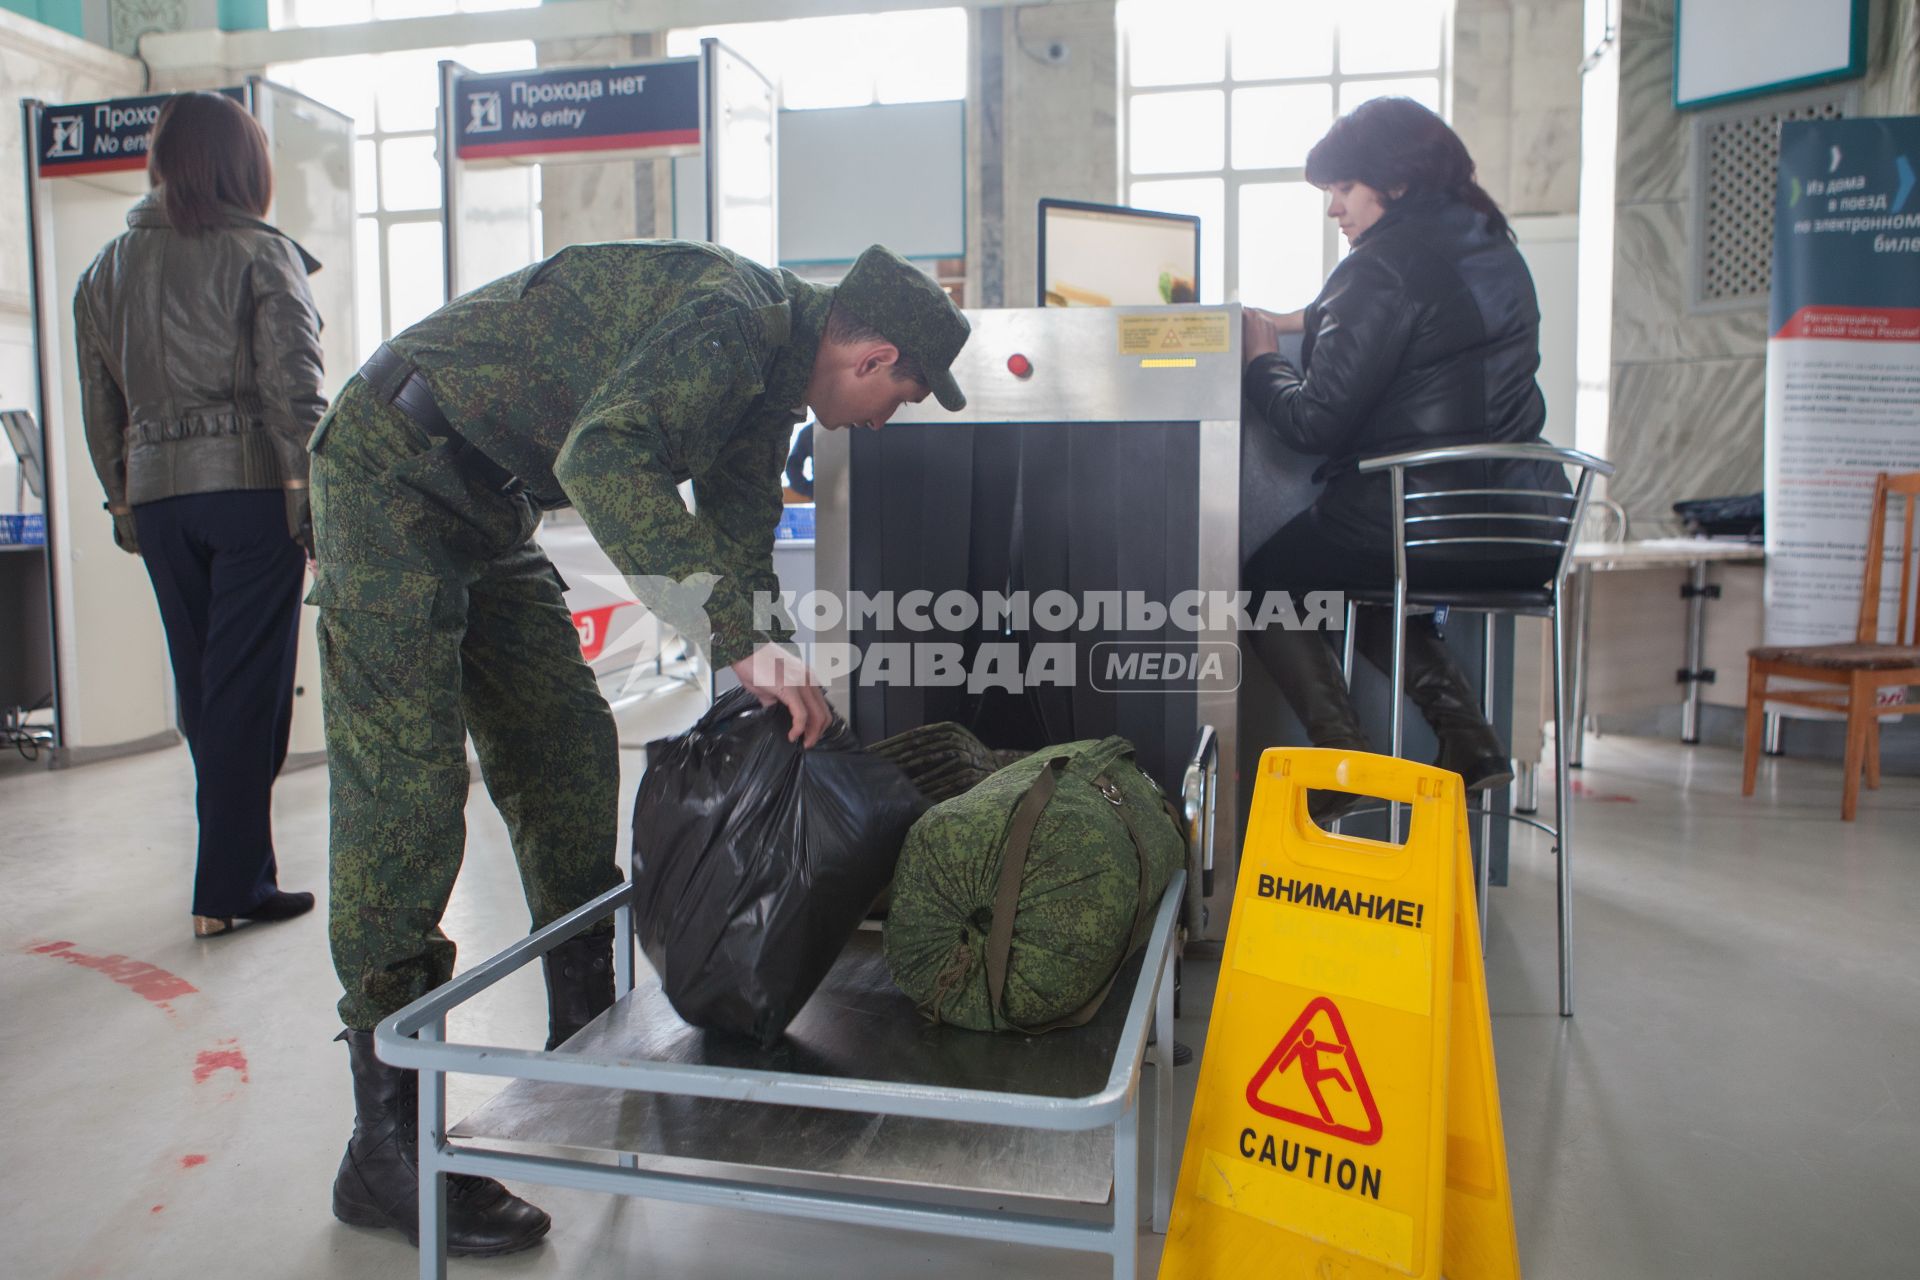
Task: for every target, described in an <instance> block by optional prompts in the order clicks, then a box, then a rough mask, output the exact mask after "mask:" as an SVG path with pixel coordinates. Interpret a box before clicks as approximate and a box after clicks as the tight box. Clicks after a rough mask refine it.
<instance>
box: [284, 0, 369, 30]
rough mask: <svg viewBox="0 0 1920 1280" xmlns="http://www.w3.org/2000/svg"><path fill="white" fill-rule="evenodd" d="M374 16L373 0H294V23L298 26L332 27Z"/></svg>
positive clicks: (362, 20)
mask: <svg viewBox="0 0 1920 1280" xmlns="http://www.w3.org/2000/svg"><path fill="white" fill-rule="evenodd" d="M372 17H373V4H372V0H293V24H292V25H294V26H296V27H331V26H338V25H340V24H341V23H346V22H367V21H370V20H371V19H372Z"/></svg>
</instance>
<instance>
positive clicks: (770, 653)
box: [731, 643, 833, 747]
mask: <svg viewBox="0 0 1920 1280" xmlns="http://www.w3.org/2000/svg"><path fill="white" fill-rule="evenodd" d="M731 669H732V671H733V674H734V675H735V676H736V677H738V678H739V681H740V683H741V685H742V686H744V687H745V688H746V689H747V690H748V691H749V692H751V693H752V694H753V696H754V697H756V698H758V699H760V705H761V706H763V707H770V706H772V705H773V704H774V703H776V702H778V703H780V704H781V705H782V706H784V707H785V708H786V709H787V714H788V715H790V716H792V717H793V731H792V732H791V733H789V734H788V735H787V741H788V742H792V741H795V740H796V739H798V740H799V741H800V743H801V745H803V746H808V747H811V746H812V745H813V744H814V743H816V742H818V741H820V735H821V734H823V733H825V732H826V731H827V727H828V726H829V725H831V724H832V723H833V709H832V708H831V707H829V706H828V705H827V697H826V695H825V694H824V693H821V692H820V681H819V680H818V679H816V678H815V676H814V674H813V672H811V671H809V670H807V664H806V663H804V662H802V661H801V660H800V658H799V656H798V655H796V654H795V653H794V652H793V651H792V650H790V649H786V648H783V647H781V646H780V645H777V644H771V643H769V644H763V645H761V646H760V647H759V648H758V649H755V650H754V651H753V652H752V653H750V654H748V655H747V656H746V657H744V658H742V659H740V661H738V662H736V663H734V664H733V666H732V668H731Z"/></svg>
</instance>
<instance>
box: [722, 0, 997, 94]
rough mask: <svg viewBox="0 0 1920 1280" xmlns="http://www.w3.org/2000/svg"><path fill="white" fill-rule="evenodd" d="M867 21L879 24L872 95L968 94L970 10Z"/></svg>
mask: <svg viewBox="0 0 1920 1280" xmlns="http://www.w3.org/2000/svg"><path fill="white" fill-rule="evenodd" d="M868 22H869V24H870V25H871V26H872V27H874V28H876V30H875V32H874V37H876V38H875V39H874V44H873V48H874V52H875V53H876V54H877V55H878V65H877V66H875V68H874V96H875V97H876V98H877V99H878V100H879V101H881V102H947V101H951V100H952V99H955V98H964V97H966V96H967V59H966V48H967V13H966V10H964V9H935V10H933V11H931V12H928V13H893V14H887V15H886V16H885V17H884V18H882V19H878V20H876V19H871V18H870V19H868ZM956 53H957V55H958V56H955V54H956ZM749 61H751V59H749Z"/></svg>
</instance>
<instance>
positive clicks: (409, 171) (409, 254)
mask: <svg viewBox="0 0 1920 1280" xmlns="http://www.w3.org/2000/svg"><path fill="white" fill-rule="evenodd" d="M483 2H488V3H496V7H498V6H497V0H483ZM469 3H472V0H469ZM385 7H386V5H385V3H384V0H383V4H382V8H385ZM396 7H398V6H396ZM442 58H451V59H452V60H453V61H455V62H458V63H460V64H461V65H462V66H465V67H468V68H470V69H472V70H474V71H516V70H519V69H520V68H523V67H531V66H533V65H534V54H533V45H532V43H531V42H528V41H518V42H511V43H505V44H486V45H474V46H471V47H469V48H464V49H408V50H405V51H404V52H399V53H366V54H352V55H349V56H346V57H339V58H309V59H307V60H306V61H304V62H283V63H278V64H276V65H274V66H270V67H268V68H267V78H268V79H269V80H272V81H275V82H276V83H279V84H283V85H286V86H287V87H288V88H289V89H297V90H299V91H300V92H301V93H304V94H306V95H308V96H309V97H312V98H318V99H319V100H320V101H321V102H324V103H326V104H327V105H328V106H330V107H333V108H335V109H336V110H339V111H343V112H345V113H346V114H347V115H350V116H352V117H353V122H354V127H355V129H356V131H357V132H358V134H359V138H358V140H357V141H356V142H355V144H354V165H353V187H354V199H355V201H356V203H357V204H358V214H359V217H358V219H357V221H356V223H355V232H356V243H355V247H354V257H355V267H356V271H357V273H358V278H357V279H356V280H355V286H356V295H355V296H356V299H357V301H356V302H355V305H354V313H355V318H356V319H357V320H358V322H359V324H358V333H359V335H360V355H361V358H362V359H365V358H366V357H367V356H370V355H372V354H373V349H374V348H375V347H376V346H378V345H379V344H380V343H381V342H382V341H383V340H385V339H386V338H388V337H391V336H392V335H393V334H396V333H398V332H399V331H400V330H402V329H404V328H406V327H407V326H408V325H410V324H412V323H413V322H414V321H416V320H418V319H420V318H421V317H423V316H425V315H426V314H427V313H428V312H430V311H432V310H433V309H434V308H436V307H438V306H439V305H440V303H441V301H442V300H443V299H444V298H445V295H446V276H445V261H446V255H445V249H444V245H443V241H442V238H441V229H440V161H439V157H438V156H436V155H435V154H434V136H433V129H434V116H435V113H436V112H437V111H438V110H439V108H440V60H441V59H442Z"/></svg>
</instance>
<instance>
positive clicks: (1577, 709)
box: [1524, 564, 1593, 812]
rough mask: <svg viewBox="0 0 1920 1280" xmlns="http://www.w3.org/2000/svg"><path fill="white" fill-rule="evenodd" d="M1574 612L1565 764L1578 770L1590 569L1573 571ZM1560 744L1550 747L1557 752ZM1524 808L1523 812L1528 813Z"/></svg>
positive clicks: (1582, 748) (1582, 752)
mask: <svg viewBox="0 0 1920 1280" xmlns="http://www.w3.org/2000/svg"><path fill="white" fill-rule="evenodd" d="M1573 600H1574V605H1573V607H1574V610H1575V611H1576V612H1577V613H1578V615H1579V619H1578V622H1577V623H1576V627H1575V630H1574V633H1573V664H1572V665H1573V715H1572V717H1571V718H1570V720H1569V722H1568V726H1567V738H1568V743H1567V763H1568V764H1569V765H1571V766H1572V767H1573V768H1575V769H1578V768H1579V767H1580V766H1581V765H1582V764H1583V763H1584V762H1585V760H1586V749H1587V643H1588V637H1589V636H1590V635H1591V634H1592V632H1593V625H1592V619H1593V566H1592V565H1585V564H1583V565H1580V566H1578V567H1577V568H1575V569H1574V571H1573ZM1559 749H1560V744H1559V743H1557V742H1556V743H1555V744H1554V750H1556V751H1557V750H1559ZM1531 810H1532V806H1528V808H1527V809H1526V810H1524V812H1531Z"/></svg>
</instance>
